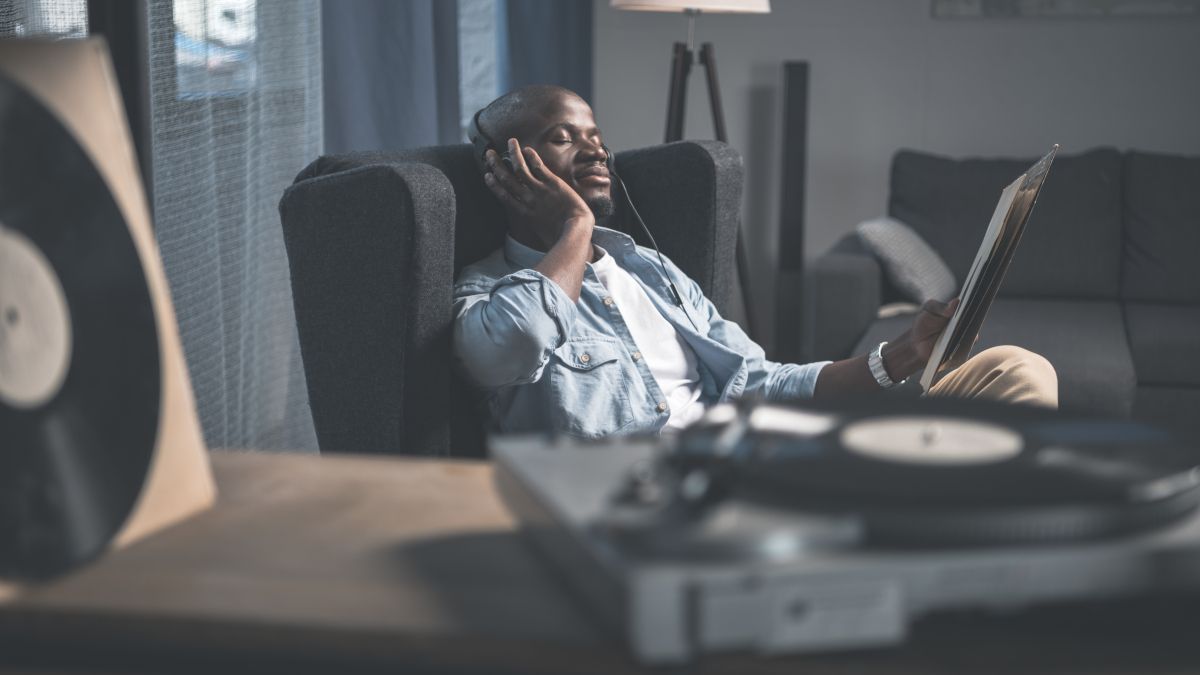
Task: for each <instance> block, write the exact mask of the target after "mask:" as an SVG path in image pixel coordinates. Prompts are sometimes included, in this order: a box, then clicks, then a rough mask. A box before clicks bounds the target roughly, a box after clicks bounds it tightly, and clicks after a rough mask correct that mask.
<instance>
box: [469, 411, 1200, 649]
mask: <svg viewBox="0 0 1200 675" xmlns="http://www.w3.org/2000/svg"><path fill="white" fill-rule="evenodd" d="M491 447H492V451H493V453H494V455H493V456H494V457H495V460H496V470H497V473H496V480H497V484H498V486H499V489H500V492H501V494H502V495H503V497H504V500H505V502H506V503H507V504H508V506H509V508H510V509H511V510H512V511H513V512H514V514H515V515H516V516H517V518H518V520H519V521H520V523H521V526H522V529H523V530H524V531H525V532H526V533H527V535H528V536H529V537H530V539H531V540H532V542H533V543H534V545H535V547H536V548H537V549H538V551H539V552H540V553H541V554H543V557H544V558H545V559H546V560H547V562H548V563H550V564H551V565H553V566H554V567H555V568H557V570H558V571H559V572H560V573H561V574H562V575H563V576H564V577H565V578H566V579H567V581H568V583H569V584H570V586H571V587H572V589H573V590H574V591H575V594H576V595H577V596H578V597H579V599H580V600H581V601H582V602H583V603H584V604H585V605H586V606H587V607H588V609H590V610H592V613H594V614H596V615H598V616H600V617H601V618H602V620H603V622H604V623H606V624H607V625H608V626H610V627H611V628H612V629H613V630H615V631H617V632H618V633H619V634H622V635H623V636H624V637H625V638H626V640H627V642H628V644H629V646H630V648H631V650H632V652H633V653H634V655H635V656H636V657H637V658H638V659H639V660H641V661H643V662H647V663H655V664H669V663H681V662H686V661H688V660H691V659H693V658H695V657H696V656H698V655H701V654H704V653H710V652H721V651H730V650H751V651H756V652H760V653H766V654H771V653H782V652H810V651H823V650H833V649H846V648H860V647H874V646H884V645H890V644H896V643H899V642H901V641H903V640H904V638H905V635H906V632H907V631H908V628H909V626H910V624H911V622H912V621H913V620H914V619H915V618H917V617H919V616H922V615H925V614H927V613H929V612H932V611H935V610H944V609H975V608H983V609H1000V610H1011V609H1019V608H1022V607H1025V606H1030V605H1036V604H1041V603H1049V602H1057V601H1070V600H1090V599H1103V598H1115V597H1121V596H1131V595H1139V594H1147V593H1155V592H1168V591H1174V590H1179V589H1194V588H1198V587H1200V516H1197V512H1196V506H1197V504H1198V503H1200V489H1198V486H1200V472H1198V470H1197V465H1200V454H1198V453H1197V452H1196V451H1195V449H1194V448H1193V447H1191V446H1188V445H1186V444H1184V443H1182V442H1181V441H1180V440H1178V439H1176V438H1173V437H1172V436H1170V435H1169V434H1167V433H1165V432H1163V431H1160V430H1158V429H1155V428H1152V427H1148V426H1144V425H1140V424H1136V423H1133V422H1127V421H1113V420H1095V419H1085V418H1073V417H1068V416H1063V415H1060V414H1058V413H1056V412H1051V411H1045V410H1036V409H1026V408H1018V407H1009V406H998V405H988V404H983V403H979V402H971V401H947V400H944V399H940V400H928V399H920V400H913V401H896V400H894V399H893V400H888V401H881V402H877V403H868V404H866V405H860V406H858V407H857V408H855V409H846V408H837V407H822V406H815V405H807V406H804V407H798V406H778V405H765V404H764V405H749V404H745V405H741V406H734V405H721V406H717V407H714V408H712V409H710V410H709V411H708V412H707V413H706V415H705V417H704V418H703V419H702V420H701V421H700V422H698V423H697V424H696V425H695V426H693V427H691V428H689V429H688V430H686V431H685V432H684V433H683V434H681V435H680V436H679V437H677V438H675V439H657V438H625V439H612V440H609V441H602V442H594V441H593V442H588V441H574V440H564V439H553V438H548V437H533V436H524V437H498V438H494V439H492V442H491Z"/></svg>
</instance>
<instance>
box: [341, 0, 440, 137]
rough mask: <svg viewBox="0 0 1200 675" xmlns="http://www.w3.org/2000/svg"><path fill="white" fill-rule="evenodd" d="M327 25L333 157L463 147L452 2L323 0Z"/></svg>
mask: <svg viewBox="0 0 1200 675" xmlns="http://www.w3.org/2000/svg"><path fill="white" fill-rule="evenodd" d="M322 23H323V26H322V32H323V36H322V40H323V43H324V66H325V102H326V107H325V147H326V150H327V151H328V152H330V153H340V152H347V151H350V150H398V149H402V148H411V147H417V146H421V145H436V144H439V143H456V142H458V141H459V139H460V137H461V131H460V128H459V105H458V31H457V25H458V20H457V4H456V3H455V2H453V1H447V0H409V1H407V2H396V1H395V0H356V1H355V2H345V0H341V1H336V0H326V1H325V2H324V3H323V6H322Z"/></svg>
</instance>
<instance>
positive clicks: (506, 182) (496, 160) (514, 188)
mask: <svg viewBox="0 0 1200 675" xmlns="http://www.w3.org/2000/svg"><path fill="white" fill-rule="evenodd" d="M487 164H488V168H489V169H490V170H491V172H490V173H491V176H492V178H493V179H495V181H496V182H497V183H498V184H499V185H500V186H501V187H502V188H503V189H505V190H508V192H509V193H510V194H511V195H512V197H514V198H515V199H516V200H517V201H519V202H528V201H529V199H530V198H531V197H533V192H532V191H530V189H529V186H528V185H526V184H525V183H523V182H521V181H520V180H519V179H518V178H517V177H516V176H515V175H514V174H513V172H512V171H510V170H509V168H508V166H507V165H505V163H504V162H502V161H500V155H498V154H497V153H496V151H495V150H488V156H487Z"/></svg>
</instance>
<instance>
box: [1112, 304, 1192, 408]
mask: <svg viewBox="0 0 1200 675" xmlns="http://www.w3.org/2000/svg"><path fill="white" fill-rule="evenodd" d="M1125 327H1126V328H1127V329H1128V331H1129V348H1130V351H1131V352H1133V364H1134V366H1135V367H1136V368H1137V379H1138V384H1153V385H1192V386H1198V387H1200V306H1188V305H1153V304H1146V303H1137V302H1130V303H1126V304H1125Z"/></svg>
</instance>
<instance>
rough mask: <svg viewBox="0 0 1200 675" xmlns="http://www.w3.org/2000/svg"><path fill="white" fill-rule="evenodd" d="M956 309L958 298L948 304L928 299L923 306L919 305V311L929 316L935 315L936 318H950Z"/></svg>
mask: <svg viewBox="0 0 1200 675" xmlns="http://www.w3.org/2000/svg"><path fill="white" fill-rule="evenodd" d="M957 307H958V298H955V299H953V300H951V301H950V302H941V301H939V300H933V299H929V300H926V301H925V304H923V305H921V311H923V312H929V313H930V314H935V315H937V316H940V317H944V318H947V319H949V318H950V317H952V316H954V310H955V308H957Z"/></svg>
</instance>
